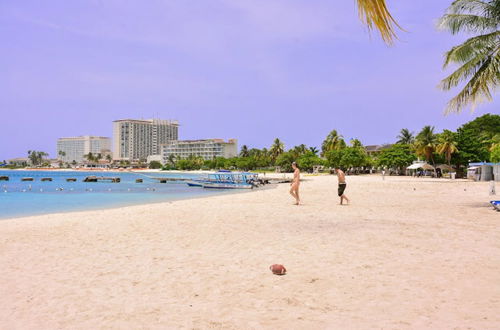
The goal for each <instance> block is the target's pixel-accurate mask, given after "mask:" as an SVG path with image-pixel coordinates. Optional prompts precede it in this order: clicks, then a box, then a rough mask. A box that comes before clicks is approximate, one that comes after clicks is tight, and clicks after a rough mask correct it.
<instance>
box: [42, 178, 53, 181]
mask: <svg viewBox="0 0 500 330" xmlns="http://www.w3.org/2000/svg"><path fill="white" fill-rule="evenodd" d="M40 181H42V182H44V181H52V178H41V179H40Z"/></svg>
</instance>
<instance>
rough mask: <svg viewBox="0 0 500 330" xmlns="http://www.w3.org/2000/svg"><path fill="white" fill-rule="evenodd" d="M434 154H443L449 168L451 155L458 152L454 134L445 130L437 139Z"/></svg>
mask: <svg viewBox="0 0 500 330" xmlns="http://www.w3.org/2000/svg"><path fill="white" fill-rule="evenodd" d="M437 143H438V144H437V146H436V152H437V153H438V154H444V156H445V158H446V161H447V162H448V165H450V166H451V154H453V153H455V152H457V151H458V149H457V142H456V137H455V133H453V132H452V131H450V130H447V129H445V130H444V131H443V133H441V134H439V136H438V138H437Z"/></svg>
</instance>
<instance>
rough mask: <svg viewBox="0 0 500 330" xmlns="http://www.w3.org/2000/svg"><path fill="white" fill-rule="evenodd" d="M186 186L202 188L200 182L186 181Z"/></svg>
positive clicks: (201, 182)
mask: <svg viewBox="0 0 500 330" xmlns="http://www.w3.org/2000/svg"><path fill="white" fill-rule="evenodd" d="M186 184H187V185H188V186H190V187H203V181H202V180H187V181H186Z"/></svg>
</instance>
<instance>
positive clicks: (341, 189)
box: [335, 168, 349, 205]
mask: <svg viewBox="0 0 500 330" xmlns="http://www.w3.org/2000/svg"><path fill="white" fill-rule="evenodd" d="M335 172H336V173H337V179H338V180H339V197H340V205H342V202H343V201H344V199H345V201H346V204H349V198H347V196H346V195H344V191H345V188H346V187H347V183H346V182H345V173H344V171H342V170H341V169H340V168H335Z"/></svg>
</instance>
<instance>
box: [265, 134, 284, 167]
mask: <svg viewBox="0 0 500 330" xmlns="http://www.w3.org/2000/svg"><path fill="white" fill-rule="evenodd" d="M284 152H285V144H284V143H283V142H281V141H280V139H278V138H276V139H274V142H273V145H272V146H271V148H270V149H269V153H270V154H271V159H272V160H273V161H276V159H277V158H278V156H279V155H281V154H282V153H284Z"/></svg>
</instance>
